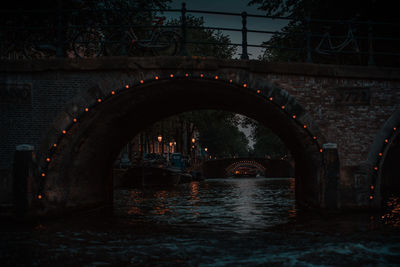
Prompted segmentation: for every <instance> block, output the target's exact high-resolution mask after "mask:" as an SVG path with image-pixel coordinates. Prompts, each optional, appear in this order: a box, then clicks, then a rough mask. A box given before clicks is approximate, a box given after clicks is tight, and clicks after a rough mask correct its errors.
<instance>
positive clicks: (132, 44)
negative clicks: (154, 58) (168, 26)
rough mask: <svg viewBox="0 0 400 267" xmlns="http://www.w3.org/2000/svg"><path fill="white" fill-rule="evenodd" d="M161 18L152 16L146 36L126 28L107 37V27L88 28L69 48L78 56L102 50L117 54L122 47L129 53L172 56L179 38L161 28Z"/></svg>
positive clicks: (92, 55)
mask: <svg viewBox="0 0 400 267" xmlns="http://www.w3.org/2000/svg"><path fill="white" fill-rule="evenodd" d="M165 19H166V18H165V17H155V20H154V21H153V23H155V24H154V26H153V27H152V28H151V31H150V34H149V37H148V38H146V39H140V38H139V37H138V36H137V35H136V32H135V30H134V29H133V28H132V27H130V28H129V29H128V30H126V31H122V32H116V33H113V34H110V36H109V37H107V38H106V34H105V32H108V31H110V30H100V29H99V28H97V27H92V28H88V29H86V30H85V31H82V32H81V33H80V34H79V35H77V37H76V38H75V39H74V41H73V49H74V51H75V54H76V55H77V56H79V57H82V58H93V57H99V56H101V55H103V54H104V53H105V54H107V55H109V56H116V55H121V52H122V49H123V46H125V49H126V54H127V55H129V56H137V55H139V54H140V52H150V53H151V54H152V55H169V56H173V55H176V54H177V53H178V52H179V41H180V37H179V35H178V33H177V32H175V31H172V30H163V29H162V28H161V26H162V25H163V24H164V21H165ZM122 34H124V35H125V36H123V35H122ZM122 40H124V41H125V42H123V41H122Z"/></svg>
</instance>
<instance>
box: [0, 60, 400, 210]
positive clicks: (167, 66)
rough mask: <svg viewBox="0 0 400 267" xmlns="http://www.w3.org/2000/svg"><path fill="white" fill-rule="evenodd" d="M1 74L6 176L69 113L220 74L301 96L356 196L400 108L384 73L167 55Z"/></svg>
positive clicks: (38, 65)
mask: <svg viewBox="0 0 400 267" xmlns="http://www.w3.org/2000/svg"><path fill="white" fill-rule="evenodd" d="M0 71H1V72H0V92H1V95H0V96H1V98H0V110H1V112H0V128H1V134H0V149H1V154H0V169H2V170H3V172H2V173H4V170H5V171H6V170H9V169H10V168H11V166H12V161H13V153H14V149H15V146H16V145H18V144H32V145H34V146H35V148H36V150H37V151H38V152H39V151H43V150H45V149H47V148H46V146H47V145H48V144H49V143H51V142H52V140H50V139H51V138H50V137H49V136H51V134H52V132H53V131H54V129H62V128H63V127H64V125H66V124H67V116H68V112H69V114H71V113H73V112H76V111H77V110H78V109H83V108H84V107H85V106H88V105H91V104H93V102H95V101H96V99H97V97H101V96H102V95H104V94H105V92H107V91H108V90H111V89H110V88H120V87H121V86H124V85H125V84H130V83H137V82H138V81H140V80H141V79H149V78H150V77H154V76H156V75H169V73H180V74H181V75H183V74H184V73H186V72H189V73H196V75H199V74H200V73H202V74H204V75H205V76H207V77H214V76H215V75H218V76H219V77H221V78H224V79H233V80H234V81H235V82H236V83H242V84H243V85H244V86H245V84H246V86H248V87H249V88H253V89H256V88H258V87H259V86H260V85H265V84H268V85H269V86H271V87H277V88H280V89H282V91H283V92H286V93H287V94H288V95H289V96H291V97H293V98H294V99H295V101H296V102H297V103H298V104H300V105H301V106H302V107H303V108H304V110H305V111H306V112H307V113H308V115H307V116H309V117H310V119H309V120H310V121H313V123H314V124H315V125H313V126H314V128H315V129H318V134H319V135H320V137H321V139H322V141H321V142H322V143H327V142H329V143H336V144H337V145H338V153H339V160H340V176H341V180H340V183H341V185H342V186H344V187H343V188H347V189H346V190H349V195H354V194H357V192H355V191H354V190H356V189H357V186H359V187H365V186H368V184H369V183H370V181H359V180H357V179H358V178H357V177H358V176H357V175H359V173H360V172H363V171H362V170H361V169H362V168H363V167H362V166H363V164H364V163H365V164H366V163H367V161H368V160H369V158H368V153H370V150H371V146H372V144H373V142H374V139H375V138H376V136H377V134H378V133H379V132H380V131H381V128H382V126H383V125H384V124H385V122H387V121H388V119H389V118H390V116H391V115H392V114H394V113H395V112H396V111H397V110H399V107H400V90H399V87H400V75H399V74H400V71H399V70H397V69H381V68H376V67H353V66H331V65H316V64H297V63H263V62H259V61H237V60H217V59H208V58H186V57H182V58H179V57H174V58H170V57H165V58H101V59H91V60H77V59H74V60H71V59H57V60H37V61H34V62H30V61H26V62H24V61H15V62H5V61H3V62H0ZM283 104H285V103H283ZM287 105H288V106H289V105H290V103H287ZM396 123H397V120H396ZM369 164H371V163H369ZM355 177H356V178H355ZM4 179H5V178H4V177H3V180H4ZM2 184H4V183H2ZM362 190H364V189H362ZM364 191H365V190H364ZM364 193H365V192H364ZM346 194H347V193H345V192H343V196H345V195H346ZM345 201H347V200H346V199H343V200H342V202H345ZM351 201H352V202H354V201H355V200H354V199H352V200H351ZM355 205H356V204H355Z"/></svg>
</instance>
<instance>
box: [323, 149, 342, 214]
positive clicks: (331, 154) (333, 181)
mask: <svg viewBox="0 0 400 267" xmlns="http://www.w3.org/2000/svg"><path fill="white" fill-rule="evenodd" d="M322 149H323V152H324V183H323V185H324V187H323V188H324V192H323V194H324V199H323V201H324V205H325V208H326V209H337V208H338V188H339V186H338V184H339V178H340V170H339V167H340V165H339V155H338V149H337V144H334V143H326V144H323V145H322Z"/></svg>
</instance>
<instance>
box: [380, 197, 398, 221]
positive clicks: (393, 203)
mask: <svg viewBox="0 0 400 267" xmlns="http://www.w3.org/2000/svg"><path fill="white" fill-rule="evenodd" d="M381 218H382V220H383V221H384V223H385V224H387V225H391V226H393V227H396V228H399V227H400V198H399V197H398V196H390V197H388V198H387V201H386V212H385V213H384V214H383V215H382V217H381Z"/></svg>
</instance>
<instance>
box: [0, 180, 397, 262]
mask: <svg viewBox="0 0 400 267" xmlns="http://www.w3.org/2000/svg"><path fill="white" fill-rule="evenodd" d="M294 187H295V181H294V179H265V178H249V179H247V178H246V179H213V180H206V181H202V182H192V183H190V184H184V185H180V186H178V187H176V188H171V189H159V190H157V189H152V190H138V189H125V190H116V191H115V196H114V197H115V205H114V206H115V209H114V212H115V216H110V215H101V216H98V215H96V216H91V215H89V214H87V215H85V216H78V217H74V218H63V219H62V220H55V221H44V222H39V223H38V224H36V225H34V226H33V227H32V228H29V227H26V226H23V227H19V226H17V225H8V226H6V227H1V228H0V266H2V267H3V266H398V263H399V262H400V246H399V244H400V231H399V229H400V226H399V221H400V220H399V217H400V216H399V212H400V200H399V197H398V196H397V197H396V196H393V197H390V198H388V200H387V201H386V204H387V205H386V206H387V209H386V210H385V212H384V213H383V214H379V215H377V214H369V213H363V214H344V215H343V214H333V215H332V214H331V215H324V214H319V213H318V212H317V211H311V212H304V211H301V210H299V209H297V208H296V206H295V201H294Z"/></svg>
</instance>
